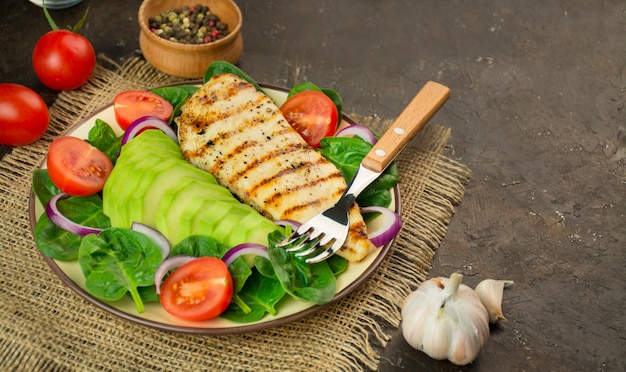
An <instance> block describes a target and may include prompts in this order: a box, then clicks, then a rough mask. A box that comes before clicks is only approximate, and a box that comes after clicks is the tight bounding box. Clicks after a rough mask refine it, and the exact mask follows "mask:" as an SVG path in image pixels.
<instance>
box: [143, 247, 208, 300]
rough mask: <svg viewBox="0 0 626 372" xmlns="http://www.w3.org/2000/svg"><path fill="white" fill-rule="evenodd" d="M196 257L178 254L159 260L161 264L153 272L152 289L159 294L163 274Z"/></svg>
mask: <svg viewBox="0 0 626 372" xmlns="http://www.w3.org/2000/svg"><path fill="white" fill-rule="evenodd" d="M196 258H198V257H194V256H187V255H182V254H181V255H178V256H172V257H169V258H166V259H165V260H163V262H161V265H159V267H158V268H157V270H156V272H155V273H154V289H155V290H156V293H157V294H161V282H162V281H163V278H164V277H165V275H166V274H167V273H168V272H169V271H170V270H172V269H175V268H177V267H180V266H183V265H184V264H186V263H187V262H190V261H193V260H195V259H196Z"/></svg>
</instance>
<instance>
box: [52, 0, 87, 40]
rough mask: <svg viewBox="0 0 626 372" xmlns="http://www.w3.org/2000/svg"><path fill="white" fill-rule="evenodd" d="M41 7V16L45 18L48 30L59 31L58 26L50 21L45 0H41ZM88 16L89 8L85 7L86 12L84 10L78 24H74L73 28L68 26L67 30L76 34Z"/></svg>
mask: <svg viewBox="0 0 626 372" xmlns="http://www.w3.org/2000/svg"><path fill="white" fill-rule="evenodd" d="M41 7H42V8H43V14H44V15H45V16H46V19H47V20H48V23H49V24H50V28H52V30H53V31H57V30H60V29H59V26H58V25H57V24H56V22H54V19H52V16H51V15H50V12H48V9H47V8H46V1H45V0H42V2H41ZM88 14H89V7H87V10H85V14H83V16H82V18H81V19H80V20H79V21H78V23H76V24H75V25H74V26H73V27H72V26H69V25H68V26H67V28H68V30H70V31H72V32H74V33H78V30H80V29H81V28H82V27H83V25H84V24H85V22H87V15H88Z"/></svg>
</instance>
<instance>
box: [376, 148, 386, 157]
mask: <svg viewBox="0 0 626 372" xmlns="http://www.w3.org/2000/svg"><path fill="white" fill-rule="evenodd" d="M375 152H376V155H378V156H385V154H386V152H385V150H381V149H378V150H376V151H375Z"/></svg>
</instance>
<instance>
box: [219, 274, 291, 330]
mask: <svg viewBox="0 0 626 372" xmlns="http://www.w3.org/2000/svg"><path fill="white" fill-rule="evenodd" d="M285 294H286V292H285V289H284V288H283V286H282V285H281V284H280V282H279V281H278V280H277V279H271V278H268V277H267V276H265V275H262V274H260V273H259V272H258V271H256V270H254V271H253V272H252V275H251V276H250V278H249V279H248V281H247V282H246V285H245V286H244V287H243V289H242V290H241V291H240V292H239V293H238V295H239V298H240V299H241V300H242V301H244V302H245V304H246V305H247V307H248V308H249V309H250V311H249V312H247V313H246V312H244V311H243V310H242V307H241V306H238V305H235V304H234V303H231V304H230V306H229V307H228V308H227V309H226V311H225V312H223V313H222V314H221V315H220V317H222V318H225V319H228V320H231V321H233V322H238V323H250V322H255V321H257V320H260V319H261V318H263V317H264V316H265V314H266V313H270V314H272V315H276V308H275V306H276V304H277V303H278V302H279V301H280V300H281V299H282V298H283V297H285Z"/></svg>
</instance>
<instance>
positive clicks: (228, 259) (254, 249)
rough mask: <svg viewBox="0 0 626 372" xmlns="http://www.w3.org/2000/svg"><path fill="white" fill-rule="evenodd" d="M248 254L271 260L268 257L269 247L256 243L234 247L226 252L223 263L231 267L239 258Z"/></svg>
mask: <svg viewBox="0 0 626 372" xmlns="http://www.w3.org/2000/svg"><path fill="white" fill-rule="evenodd" d="M247 254H252V255H255V256H261V257H265V258H267V259H269V256H268V255H267V247H265V246H263V245H261V244H256V243H243V244H239V245H236V246H234V247H232V248H231V249H230V250H229V251H228V252H226V254H224V256H223V257H222V261H224V263H225V264H226V266H230V264H231V263H233V261H235V260H236V259H237V258H239V257H241V256H244V255H247Z"/></svg>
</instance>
